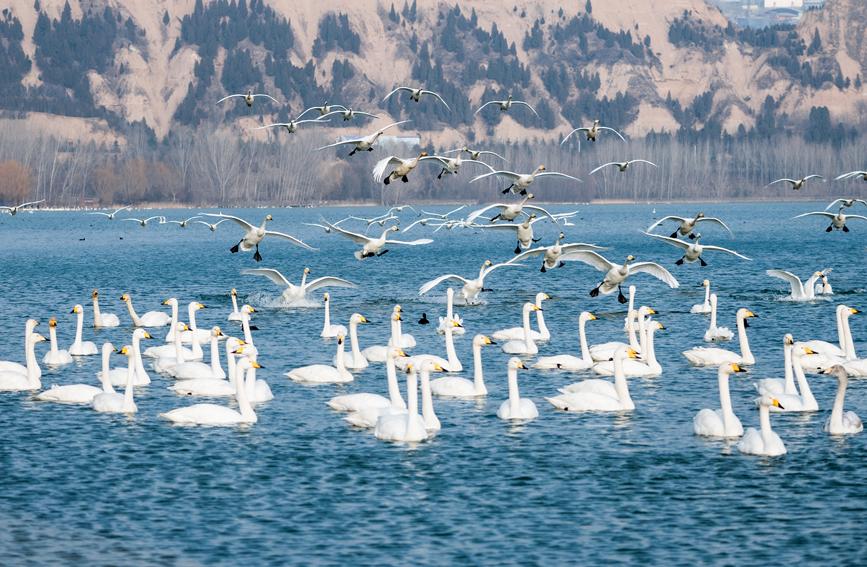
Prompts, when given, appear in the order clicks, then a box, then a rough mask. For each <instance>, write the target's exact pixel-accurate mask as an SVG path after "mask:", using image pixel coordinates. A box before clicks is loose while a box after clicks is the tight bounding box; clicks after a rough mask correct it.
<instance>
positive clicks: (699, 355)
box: [683, 308, 757, 366]
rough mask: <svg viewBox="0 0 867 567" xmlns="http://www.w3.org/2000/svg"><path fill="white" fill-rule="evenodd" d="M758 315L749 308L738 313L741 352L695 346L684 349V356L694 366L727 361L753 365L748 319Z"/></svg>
mask: <svg viewBox="0 0 867 567" xmlns="http://www.w3.org/2000/svg"><path fill="white" fill-rule="evenodd" d="M752 317H757V315H756V314H755V313H753V312H752V311H750V310H749V309H744V308H740V309H738V314H737V324H738V344H739V348H740V351H741V353H740V354H738V353H736V352H732V351H730V350H725V349H722V348H716V347H710V348H706V347H695V348H692V349H690V350H687V351H684V352H683V356H685V357H686V359H687V360H688V361H689V363H690V364H692V365H693V366H718V365H720V364H725V363H727V362H736V363H738V364H741V365H744V366H752V365H753V364H755V363H756V359H755V357H754V356H753V352H752V351H751V350H750V341H749V339H748V338H747V327H748V326H749V323H747V319H750V318H752Z"/></svg>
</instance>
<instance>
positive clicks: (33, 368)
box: [25, 337, 42, 390]
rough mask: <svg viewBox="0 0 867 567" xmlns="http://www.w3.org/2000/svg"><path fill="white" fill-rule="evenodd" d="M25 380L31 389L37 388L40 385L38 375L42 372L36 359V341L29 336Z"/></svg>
mask: <svg viewBox="0 0 867 567" xmlns="http://www.w3.org/2000/svg"><path fill="white" fill-rule="evenodd" d="M25 358H26V360H27V382H28V383H29V385H30V389H31V390H38V389H39V388H41V387H42V381H41V380H40V379H39V377H40V376H41V375H42V373H41V372H40V370H39V362H37V360H36V341H34V340H33V338H32V337H31V338H30V344H28V345H27V354H26V356H25Z"/></svg>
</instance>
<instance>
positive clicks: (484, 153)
mask: <svg viewBox="0 0 867 567" xmlns="http://www.w3.org/2000/svg"><path fill="white" fill-rule="evenodd" d="M479 155H480V156H484V155H491V156H497V157H498V158H500V159H501V160H503V161H505V162H507V163H508V161H509V160H507V159H506V158H504V157H503V156H501V155H500V154H498V153H497V152H491V151H488V150H480V151H479Z"/></svg>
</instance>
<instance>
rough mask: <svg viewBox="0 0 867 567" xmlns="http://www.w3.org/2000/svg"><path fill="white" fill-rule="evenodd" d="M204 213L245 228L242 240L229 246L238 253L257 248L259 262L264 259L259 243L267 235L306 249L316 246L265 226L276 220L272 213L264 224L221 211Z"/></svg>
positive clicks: (255, 256) (256, 255)
mask: <svg viewBox="0 0 867 567" xmlns="http://www.w3.org/2000/svg"><path fill="white" fill-rule="evenodd" d="M203 215H204V216H206V217H214V218H218V219H227V220H230V221H232V222H234V223H235V224H237V225H238V226H240V227H241V228H242V229H243V230H244V237H243V238H241V240H239V241H238V243H237V244H235V245H234V246H232V247H231V248H229V252H231V253H232V254H236V253H237V252H239V251H241V252H249V251H250V250H253V249H255V250H256V252H255V253H254V254H253V259H254V260H256V261H257V262H261V261H262V255H261V254H260V253H259V244H261V242H262V241H263V240H265V237H266V236H273V237H275V238H282V239H283V240H288V241H289V242H291V243H292V244H294V245H295V246H300V247H301V248H304V249H305V250H315V248H313V247H312V246H308V245H307V244H305V243H304V242H302V241H301V240H299V239H297V238H295V237H294V236H291V235H289V234H285V233H283V232H276V231H273V230H267V229H266V228H265V225H266V224H267V223H268V222H270V221H272V220H274V217H272V216H271V215H265V219H264V220H263V221H262V224H261V225H259V226H255V225H253V224H251V223H249V222H247V221H245V220H244V219H242V218H238V217H234V216H232V215H224V214H223V213H219V214H216V215H215V214H210V213H203Z"/></svg>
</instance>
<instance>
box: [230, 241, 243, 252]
mask: <svg viewBox="0 0 867 567" xmlns="http://www.w3.org/2000/svg"><path fill="white" fill-rule="evenodd" d="M242 242H243V241H242ZM240 246H241V242H239V243H237V244H235V245H234V246H232V247H231V248H229V252H231V253H232V254H237V253H238V250H240V248H239V247H240Z"/></svg>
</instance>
